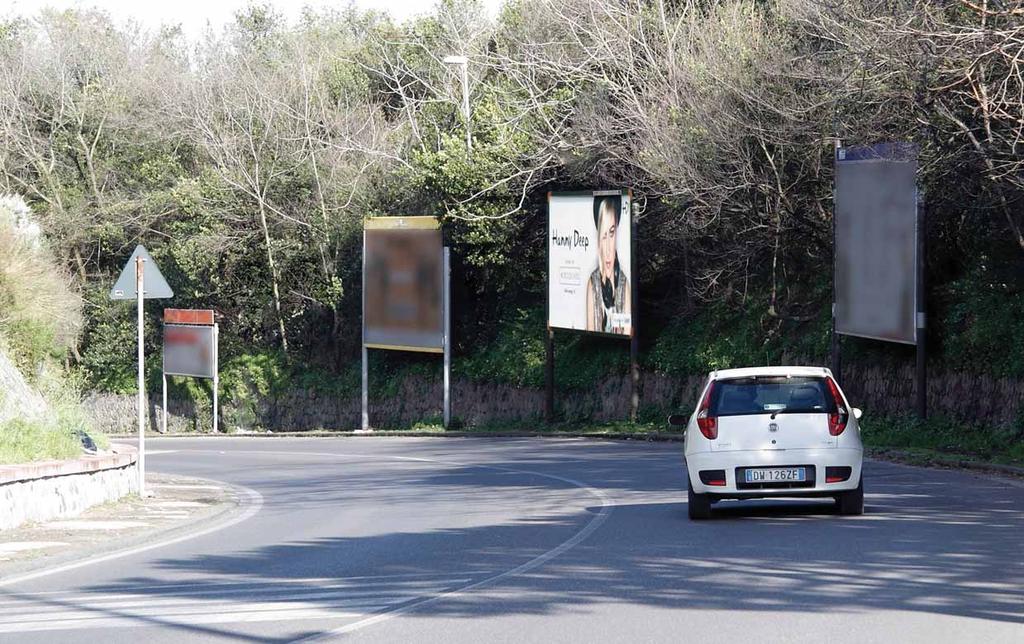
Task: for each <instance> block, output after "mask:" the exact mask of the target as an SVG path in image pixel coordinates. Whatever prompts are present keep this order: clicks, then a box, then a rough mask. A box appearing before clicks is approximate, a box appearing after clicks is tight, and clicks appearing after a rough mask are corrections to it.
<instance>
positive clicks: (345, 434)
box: [108, 430, 684, 443]
mask: <svg viewBox="0 0 1024 644" xmlns="http://www.w3.org/2000/svg"><path fill="white" fill-rule="evenodd" d="M108 436H109V437H110V438H111V439H112V440H128V439H134V438H137V435H136V434H108ZM146 438H592V439H603V440H617V441H645V442H649V443H681V442H683V438H684V436H683V434H682V433H681V432H680V433H668V432H651V433H635V434H628V433H622V434H602V433H599V432H559V431H551V432H502V431H493V432H491V431H483V432H465V431H408V430H393V431H392V430H376V431H369V432H363V431H359V430H349V431H308V432H273V433H271V432H253V433H251V434H248V433H238V434H198V433H170V432H168V433H167V434H159V433H147V434H146Z"/></svg>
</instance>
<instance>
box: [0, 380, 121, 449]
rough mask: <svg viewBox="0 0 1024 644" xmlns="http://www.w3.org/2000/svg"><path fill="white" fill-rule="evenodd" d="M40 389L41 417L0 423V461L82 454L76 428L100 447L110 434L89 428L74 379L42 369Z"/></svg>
mask: <svg viewBox="0 0 1024 644" xmlns="http://www.w3.org/2000/svg"><path fill="white" fill-rule="evenodd" d="M39 385H40V390H41V392H42V394H43V397H44V398H46V400H47V404H48V409H47V412H46V415H45V416H43V417H41V418H12V419H9V420H7V421H5V422H3V423H0V464H16V463H31V462H33V461H47V460H61V459H67V458H74V457H77V456H81V454H82V442H81V438H79V432H85V433H86V434H88V435H89V436H90V437H91V438H92V439H93V441H94V442H95V443H96V446H97V447H98V448H100V449H108V448H109V447H110V438H109V437H108V436H107V435H106V434H103V433H102V432H96V431H93V430H92V428H91V423H90V420H89V418H88V416H87V415H86V413H85V411H84V410H83V408H82V406H81V404H80V402H79V398H78V393H77V389H76V385H75V383H73V382H71V381H69V379H67V378H66V377H64V376H63V375H61V374H57V373H53V372H51V371H48V370H44V371H43V373H42V374H41V375H40V383H39Z"/></svg>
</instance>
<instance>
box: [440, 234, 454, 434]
mask: <svg viewBox="0 0 1024 644" xmlns="http://www.w3.org/2000/svg"><path fill="white" fill-rule="evenodd" d="M448 262H449V257H448V247H447V246H446V247H445V249H444V262H443V270H444V283H443V285H442V286H443V287H444V298H443V299H444V428H445V429H448V425H449V424H450V423H451V421H452V383H451V379H452V378H451V375H452V283H451V270H450V269H451V266H450V265H449V263H448Z"/></svg>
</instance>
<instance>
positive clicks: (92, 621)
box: [0, 450, 613, 642]
mask: <svg viewBox="0 0 1024 644" xmlns="http://www.w3.org/2000/svg"><path fill="white" fill-rule="evenodd" d="M194 451H197V452H202V451H212V450H194ZM213 453H217V452H213ZM219 453H224V452H219ZM233 453H235V454H238V453H248V454H257V455H261V456H285V455H287V456H316V457H326V458H331V459H337V458H359V459H386V460H400V461H412V462H421V463H436V464H440V465H449V466H455V467H473V468H479V469H485V470H494V471H499V472H507V473H512V474H525V475H528V476H536V477H540V478H545V479H549V480H553V481H560V482H562V483H566V484H568V485H571V486H573V487H575V488H578V489H581V490H583V491H585V492H587V493H588V494H590V495H591V496H593V497H595V498H596V499H597V500H598V501H599V502H600V503H601V509H600V510H599V511H598V512H597V514H595V515H594V516H592V517H591V518H590V520H589V521H588V522H587V523H586V525H584V526H583V528H582V529H580V530H579V531H578V532H576V533H575V534H574V535H572V536H571V537H570V538H568V539H566V540H565V541H563V542H562V543H560V544H558V545H557V546H555V547H554V548H551V549H550V550H547V551H545V552H543V553H541V554H539V555H537V556H535V557H533V558H532V559H530V560H529V561H527V562H525V563H523V564H521V565H519V566H516V567H514V568H511V569H509V570H506V571H504V572H500V573H497V574H492V575H490V576H488V577H486V578H484V579H481V580H478V581H470V580H469V579H463V580H458V582H457V585H456V587H454V588H453V587H452V586H451V585H447V584H440V585H438V584H437V583H435V584H428V586H430V587H425V588H414V589H410V588H409V587H408V584H407V583H402V584H401V586H402V590H400V591H399V592H397V593H395V594H392V595H390V596H388V597H386V598H385V597H381V598H380V599H379V600H378V601H369V600H368V599H367V598H366V596H365V595H363V596H359V593H356V594H352V593H349V594H344V593H339V594H337V595H335V594H331V593H327V596H326V597H324V598H323V599H324V600H325V601H318V602H317V603H316V604H315V605H313V606H310V605H308V604H303V603H302V602H301V601H300V602H295V601H289V600H290V599H294V598H295V595H296V593H295V589H294V587H289V588H288V594H287V595H286V596H284V597H282V598H281V601H278V602H274V601H264V602H262V603H260V604H253V603H251V602H248V601H246V602H244V603H242V604H241V606H240V607H239V608H240V610H231V605H230V603H228V604H226V605H223V606H221V605H219V604H218V602H217V600H216V595H215V597H214V598H208V599H206V600H203V601H202V602H200V603H197V604H196V605H195V606H196V607H198V608H197V610H192V608H193V606H192V605H189V604H186V606H185V607H184V608H182V609H179V612H175V611H173V610H172V611H171V613H167V612H165V611H166V610H167V608H168V607H167V606H165V604H166V602H163V601H162V600H160V599H159V598H157V599H147V600H144V601H143V602H142V603H141V605H140V606H139V608H138V609H137V610H125V609H124V607H123V605H120V606H118V607H117V608H116V609H115V608H112V607H106V606H97V607H95V608H90V603H91V601H92V600H94V599H95V597H91V596H90V594H89V593H83V594H81V595H74V596H73V597H74V601H73V602H71V603H74V604H75V608H77V609H78V610H77V611H75V610H74V609H72V610H71V612H70V615H69V613H68V612H61V611H57V612H55V613H53V614H50V615H47V618H46V619H41V618H40V615H39V614H38V612H39V604H42V605H44V606H45V604H47V603H51V602H52V603H64V602H63V601H62V602H58V601H56V600H54V599H50V600H46V599H43V598H42V597H40V596H39V595H38V594H35V595H26V596H25V600H27V601H29V602H30V605H29V606H24V607H22V608H21V609H20V610H19V611H18V613H17V614H19V615H26V617H25V618H24V619H22V621H20V622H6V621H5V620H4V619H3V614H0V632H21V631H30V630H50V629H54V628H60V629H65V628H82V627H85V626H88V627H97V626H103V627H110V626H137V625H138V624H139V621H140V620H145V621H146V622H149V623H152V622H153V621H154V620H159V621H161V622H167V621H173V620H175V619H179V618H180V619H183V620H184V622H183V623H186V624H217V623H227V622H254V621H270V620H273V621H280V620H297V619H335V620H337V619H343V618H353V617H354V618H362V619H357V621H354V622H351V623H349V624H346V625H344V626H341V627H339V628H336V629H333V630H328V631H325V632H323V633H320V634H317V635H315V636H311V637H308V638H305V639H303V640H299V641H302V642H308V641H316V640H321V639H325V638H329V637H336V636H338V635H342V634H345V633H350V632H353V631H356V630H359V629H361V628H365V627H367V626H371V625H373V624H378V623H380V622H383V621H386V620H388V619H391V618H394V617H397V616H399V615H403V614H405V613H408V612H410V611H414V610H419V609H422V608H424V607H426V606H429V605H431V604H435V603H437V602H440V601H444V600H447V599H453V598H456V597H459V596H462V595H466V594H468V593H470V592H472V591H474V590H478V589H480V588H484V587H486V586H491V585H494V584H497V583H499V582H501V581H502V580H505V579H508V578H510V577H514V576H517V575H521V574H524V573H526V572H528V571H530V570H533V569H535V568H538V567H540V566H542V565H544V564H545V563H547V562H548V561H550V560H552V559H554V558H555V557H558V556H559V555H562V554H564V553H565V552H567V551H569V550H571V549H572V548H574V547H575V546H576V545H577V544H579V543H580V542H582V541H583V540H584V539H586V538H587V537H588V536H590V535H591V534H592V533H593V532H594V531H596V530H597V529H598V528H599V527H600V526H601V524H603V523H604V522H605V520H607V518H608V516H609V515H610V514H611V511H612V507H613V506H612V504H611V501H610V499H609V498H608V497H607V495H606V494H605V493H604V492H603V491H601V490H599V489H597V488H593V487H591V486H589V485H587V484H586V483H583V482H581V481H577V480H575V479H570V478H567V477H562V476H558V475H554V474H544V473H542V472H536V471H532V470H521V469H516V468H510V467H502V466H497V465H482V464H476V463H459V462H454V461H443V460H438V459H429V458H418V457H408V456H388V455H376V454H335V453H325V452H272V451H264V450H245V451H241V450H239V451H233ZM236 487H237V489H239V490H241V491H243V492H245V493H247V494H250V495H255V497H253V496H250V497H249V500H250V501H252V505H250V507H249V508H248V509H247V511H246V512H245V513H243V514H242V515H241V516H239V517H236V518H235V519H234V520H232V521H228V522H226V523H224V524H223V525H221V524H218V525H215V526H213V527H211V528H209V529H207V530H204V531H201V532H198V533H193V534H189V535H185V536H183V537H180V538H177V539H170V540H167V541H164V542H159V543H156V544H151V545H148V546H143V547H139V548H133V549H129V550H126V551H121V552H116V553H112V554H110V555H106V556H104V557H99V558H97V559H94V560H89V561H84V562H77V563H75V564H69V565H67V566H62V567H58V568H54V569H50V570H45V571H40V572H37V573H30V574H28V575H23V576H21V577H15V578H10V579H6V580H0V587H4V586H10V585H12V584H15V583H18V582H23V581H27V580H29V579H35V578H38V577H43V576H47V575H52V574H56V573H58V572H64V571H66V570H71V569H74V568H79V567H82V566H86V565H91V564H94V563H99V562H102V561H110V560H112V559H117V558H120V557H125V556H128V555H133V554H137V553H140V552H144V551H147V550H152V549H155V548H160V547H164V546H167V545H171V544H173V543H178V542H180V541H185V540H188V539H192V538H195V537H198V536H201V535H204V534H209V533H211V532H214V531H216V530H221V529H223V528H226V527H229V526H231V525H235V524H237V523H240V522H241V521H244V520H245V519H248V518H249V517H251V516H253V515H254V514H256V513H257V512H258V511H259V510H260V508H261V507H262V504H263V498H262V496H260V494H259V493H258V492H256V491H255V490H251V489H249V488H241V487H238V486H236ZM254 499H257V500H254ZM450 575H451V573H449V574H448V575H447V576H448V577H450ZM426 581H428V582H429V579H428V580H426ZM202 583H203V581H202V580H201V579H200V580H198V581H197V582H195V583H193V584H192V587H193V588H195V587H196V585H197V584H202ZM275 583H276V580H275ZM396 583H397V582H396ZM156 589H157V590H158V591H159V590H160V588H159V586H157V587H156ZM165 590H166V589H165ZM396 590H397V589H396ZM410 590H411V591H412V593H411V594H410V593H409V591H410ZM403 591H404V592H403ZM237 592H238V594H246V595H251V594H252V593H251V590H250V589H239V590H238V591H237ZM363 592H364V593H365V589H364V591H363ZM261 599H264V600H266V599H268V598H262V597H261ZM303 599H308V597H306V598H303ZM122 601H123V600H122ZM168 601H171V602H173V601H175V600H174V599H173V598H169V599H168ZM223 601H224V602H230V601H231V600H223ZM368 601H369V603H367V602H368ZM30 607H31V608H33V609H35V612H34V613H32V612H30V613H27V614H26V612H25V609H27V608H30ZM211 608H213V609H214V610H211ZM353 608H360V609H362V610H359V611H355V612H353V611H352V610H351V609H353ZM182 610H183V611H185V612H180V611H182ZM83 611H84V614H83ZM95 611H100V612H104V611H106V612H108V613H109V612H115V611H116V612H118V613H122V614H117V615H113V616H111V615H107V616H101V617H96V616H95V615H94V612H95ZM150 611H153V612H152V613H150ZM69 617H70V618H69Z"/></svg>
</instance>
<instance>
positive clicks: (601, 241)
mask: <svg viewBox="0 0 1024 644" xmlns="http://www.w3.org/2000/svg"><path fill="white" fill-rule="evenodd" d="M598 221H599V222H600V226H599V227H598V230H597V249H598V254H599V255H600V268H601V276H602V277H603V278H604V279H608V280H610V279H612V274H613V273H614V270H615V253H616V249H615V232H616V230H617V228H618V226H617V225H616V224H615V212H614V211H613V210H612V208H610V207H606V206H604V205H602V207H601V217H600V219H598Z"/></svg>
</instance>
